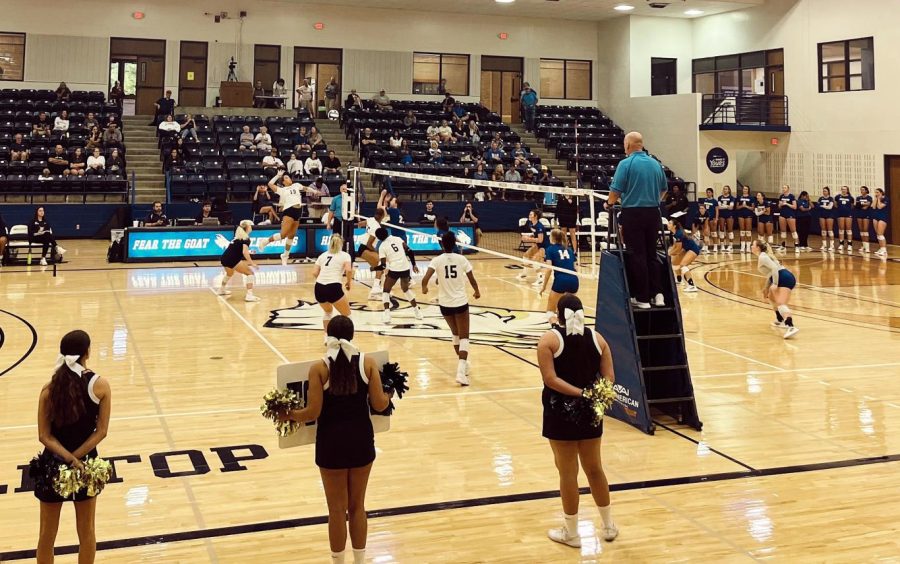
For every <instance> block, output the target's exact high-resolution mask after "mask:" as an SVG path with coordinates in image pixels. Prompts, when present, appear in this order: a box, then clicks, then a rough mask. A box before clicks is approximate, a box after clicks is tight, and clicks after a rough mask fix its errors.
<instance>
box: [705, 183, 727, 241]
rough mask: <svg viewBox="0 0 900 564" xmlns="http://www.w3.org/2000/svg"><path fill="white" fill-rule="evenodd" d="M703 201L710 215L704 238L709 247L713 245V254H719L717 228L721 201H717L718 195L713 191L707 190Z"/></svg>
mask: <svg viewBox="0 0 900 564" xmlns="http://www.w3.org/2000/svg"><path fill="white" fill-rule="evenodd" d="M701 201H702V202H703V204H705V205H706V213H707V214H708V215H709V219H708V220H707V222H706V227H705V228H704V230H703V237H704V240H705V241H706V244H707V247H708V246H709V244H710V243H712V252H714V253H718V252H719V234H718V232H716V228H718V227H719V200H717V199H716V193H715V192H714V191H713V189H712V188H707V189H706V197H705V198H703V200H701ZM722 244H723V245H724V244H725V241H722Z"/></svg>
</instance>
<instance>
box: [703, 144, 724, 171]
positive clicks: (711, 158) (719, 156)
mask: <svg viewBox="0 0 900 564" xmlns="http://www.w3.org/2000/svg"><path fill="white" fill-rule="evenodd" d="M706 168H708V169H709V171H710V172H711V173H713V174H722V173H723V172H725V169H726V168H728V153H726V152H725V149H723V148H721V147H713V148H712V149H710V150H709V152H708V153H706Z"/></svg>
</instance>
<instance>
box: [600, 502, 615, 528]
mask: <svg viewBox="0 0 900 564" xmlns="http://www.w3.org/2000/svg"><path fill="white" fill-rule="evenodd" d="M597 509H598V510H599V511H600V519H602V520H603V526H604V527H614V526H615V525H616V524H615V523H613V519H612V506H611V505H607V506H606V507H600V506H599V505H598V506H597Z"/></svg>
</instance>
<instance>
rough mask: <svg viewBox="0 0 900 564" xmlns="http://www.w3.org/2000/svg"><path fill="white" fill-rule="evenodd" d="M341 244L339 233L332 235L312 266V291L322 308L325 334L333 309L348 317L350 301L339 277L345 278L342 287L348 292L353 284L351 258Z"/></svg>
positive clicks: (342, 242) (341, 239)
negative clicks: (314, 280)
mask: <svg viewBox="0 0 900 564" xmlns="http://www.w3.org/2000/svg"><path fill="white" fill-rule="evenodd" d="M343 246H344V239H343V238H342V237H341V236H340V235H332V236H331V241H329V242H328V250H327V251H325V252H324V253H322V254H321V255H319V258H318V259H316V264H315V266H313V276H315V277H316V285H315V288H314V290H313V293H314V295H315V297H316V301H317V302H318V303H319V307H321V308H322V312H323V313H322V327H323V328H324V329H325V333H326V334H327V333H328V322H329V321H331V317H332V316H333V315H334V310H337V311H338V313H339V314H341V315H343V316H344V317H350V303H349V302H348V301H347V295H346V294H345V293H344V290H343V289H341V279H342V278H346V279H347V282H346V283H345V284H344V288H345V289H346V290H347V291H348V292H349V291H350V287H351V285H352V284H353V259H352V258H350V255H349V254H348V253H347V252H346V251H343V250H342V247H343Z"/></svg>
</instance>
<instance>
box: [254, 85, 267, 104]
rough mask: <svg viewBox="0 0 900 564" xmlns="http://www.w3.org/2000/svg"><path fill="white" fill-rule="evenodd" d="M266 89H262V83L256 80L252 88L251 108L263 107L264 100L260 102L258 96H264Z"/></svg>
mask: <svg viewBox="0 0 900 564" xmlns="http://www.w3.org/2000/svg"><path fill="white" fill-rule="evenodd" d="M265 95H266V89H265V88H264V87H263V83H262V81H261V80H257V81H256V84H255V85H254V86H253V107H254V108H262V107H265V105H266V102H265V100H260V99H259V98H258V96H265Z"/></svg>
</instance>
